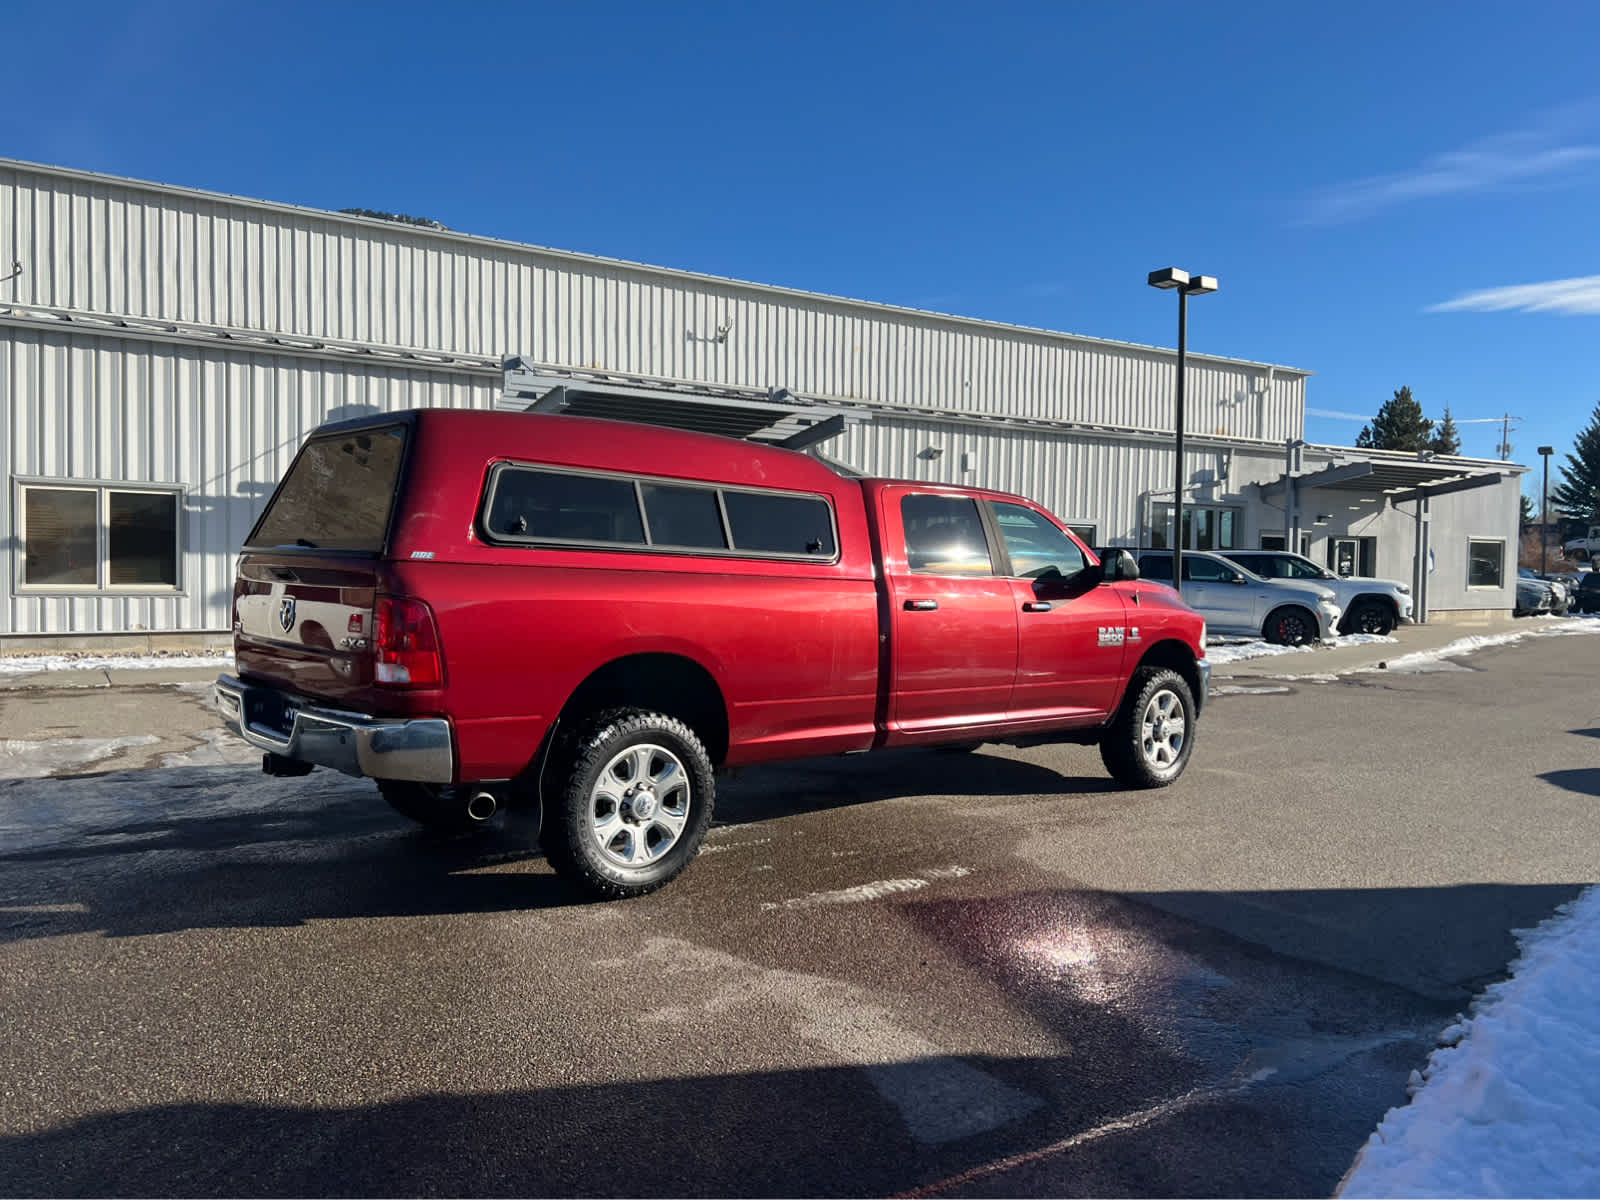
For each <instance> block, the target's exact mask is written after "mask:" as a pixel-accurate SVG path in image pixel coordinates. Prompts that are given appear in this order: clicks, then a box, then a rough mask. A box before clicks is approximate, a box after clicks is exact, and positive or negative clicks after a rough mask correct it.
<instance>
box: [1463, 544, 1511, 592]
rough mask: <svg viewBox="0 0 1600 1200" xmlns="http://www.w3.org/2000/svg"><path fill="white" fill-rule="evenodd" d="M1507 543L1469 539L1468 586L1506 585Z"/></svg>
mask: <svg viewBox="0 0 1600 1200" xmlns="http://www.w3.org/2000/svg"><path fill="white" fill-rule="evenodd" d="M1505 557H1506V544H1505V542H1503V541H1499V540H1490V539H1487V538H1485V539H1482V540H1479V539H1477V538H1469V539H1468V540H1467V586H1468V587H1481V588H1497V587H1504V586H1505Z"/></svg>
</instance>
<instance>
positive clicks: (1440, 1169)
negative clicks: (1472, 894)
mask: <svg viewBox="0 0 1600 1200" xmlns="http://www.w3.org/2000/svg"><path fill="white" fill-rule="evenodd" d="M1518 942H1519V944H1520V946H1521V954H1520V956H1519V957H1518V959H1517V961H1516V962H1515V963H1513V964H1512V966H1511V978H1509V979H1507V980H1505V981H1503V982H1501V983H1497V984H1494V985H1493V986H1492V987H1490V988H1488V989H1487V990H1486V991H1485V992H1484V994H1483V996H1482V997H1480V999H1479V1000H1478V1002H1477V1004H1476V1005H1475V1006H1474V1010H1473V1015H1472V1017H1471V1019H1470V1020H1469V1021H1466V1022H1465V1023H1461V1022H1458V1023H1456V1024H1454V1025H1452V1026H1450V1028H1448V1029H1446V1030H1445V1031H1444V1032H1443V1033H1441V1034H1440V1035H1439V1036H1440V1041H1441V1042H1442V1043H1447V1044H1444V1045H1442V1046H1441V1048H1440V1049H1438V1050H1435V1051H1434V1052H1433V1054H1432V1056H1431V1057H1430V1058H1429V1059H1428V1065H1427V1066H1426V1067H1425V1068H1424V1069H1423V1070H1422V1071H1421V1072H1414V1073H1413V1078H1412V1081H1411V1085H1410V1089H1411V1090H1412V1091H1413V1099H1412V1101H1411V1103H1410V1104H1408V1105H1407V1106H1406V1107H1404V1108H1395V1109H1390V1110H1389V1113H1388V1115H1386V1116H1385V1117H1384V1119H1383V1121H1382V1122H1381V1123H1380V1124H1379V1126H1378V1128H1377V1131H1376V1132H1374V1133H1373V1135H1372V1137H1371V1138H1370V1139H1369V1140H1368V1142H1367V1144H1366V1146H1364V1147H1363V1148H1362V1150H1361V1153H1360V1154H1359V1155H1358V1156H1357V1157H1356V1161H1355V1164H1354V1165H1353V1166H1352V1167H1351V1169H1350V1172H1349V1174H1347V1175H1346V1176H1345V1179H1344V1182H1343V1184H1342V1185H1341V1186H1340V1188H1339V1191H1338V1194H1339V1195H1341V1196H1347V1197H1348V1196H1600V1143H1597V1141H1596V1138H1595V1130H1596V1129H1600V1095H1597V1093H1596V1089H1595V1086H1594V1063H1595V1061H1596V1055H1597V1054H1600V1005H1596V1004H1595V1002H1594V992H1593V991H1592V988H1593V986H1594V981H1595V979H1597V978H1600V887H1591V888H1589V889H1588V890H1587V891H1585V892H1584V893H1583V894H1582V895H1581V896H1579V897H1578V898H1577V899H1576V900H1574V901H1572V902H1571V903H1569V904H1566V905H1563V906H1562V907H1561V908H1560V909H1558V910H1557V913H1556V916H1554V917H1552V918H1551V919H1550V920H1548V921H1545V922H1544V923H1543V924H1541V925H1539V926H1538V927H1537V928H1535V929H1532V930H1529V931H1525V932H1523V933H1522V934H1521V935H1519V937H1518Z"/></svg>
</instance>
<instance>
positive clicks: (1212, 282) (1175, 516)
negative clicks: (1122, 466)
mask: <svg viewBox="0 0 1600 1200" xmlns="http://www.w3.org/2000/svg"><path fill="white" fill-rule="evenodd" d="M1146 282H1147V283H1148V284H1149V285H1150V286H1151V287H1153V288H1160V289H1161V290H1162V291H1164V292H1170V291H1175V292H1177V293H1178V383H1177V395H1176V397H1175V399H1174V403H1173V414H1172V418H1173V420H1172V424H1173V449H1174V450H1175V451H1176V453H1177V464H1176V466H1175V467H1174V469H1173V473H1172V476H1173V482H1172V586H1173V587H1175V588H1177V589H1178V594H1179V595H1180V596H1181V595H1182V594H1183V386H1184V378H1183V377H1184V374H1185V367H1184V355H1185V352H1186V346H1185V343H1186V342H1187V340H1188V332H1189V297H1190V296H1191V295H1194V296H1204V295H1206V294H1207V293H1209V292H1214V291H1216V290H1217V277H1216V276H1215V275H1191V274H1190V273H1189V272H1188V271H1184V270H1181V269H1180V268H1178V267H1162V268H1161V269H1160V270H1159V271H1151V272H1150V275H1149V277H1148V279H1146Z"/></svg>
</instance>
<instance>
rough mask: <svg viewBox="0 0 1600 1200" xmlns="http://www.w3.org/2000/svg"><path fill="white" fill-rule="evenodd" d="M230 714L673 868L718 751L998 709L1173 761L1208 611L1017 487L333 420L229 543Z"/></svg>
mask: <svg viewBox="0 0 1600 1200" xmlns="http://www.w3.org/2000/svg"><path fill="white" fill-rule="evenodd" d="M233 594H234V600H233V632H234V655H235V661H236V671H237V675H236V676H229V675H224V676H222V677H221V678H219V679H218V680H217V684H216V699H217V704H218V708H219V710H220V712H221V714H222V716H223V719H224V721H225V722H226V723H227V724H228V725H229V726H230V727H231V728H232V729H234V730H235V731H236V732H238V733H239V734H241V735H242V736H243V737H244V738H246V739H247V740H248V741H250V742H251V743H253V744H254V745H256V746H257V747H259V748H260V749H262V750H263V751H265V758H264V769H265V770H266V771H267V772H268V773H269V774H274V775H298V774H304V773H305V772H307V771H310V770H311V769H312V768H313V767H316V766H322V767H331V768H333V769H335V770H338V771H343V772H345V773H346V774H350V775H356V776H366V777H369V778H372V779H374V780H376V781H377V783H378V786H379V789H380V790H381V791H382V794H383V795H384V797H385V798H386V799H387V800H388V801H389V802H390V804H392V805H393V806H394V807H395V808H396V809H397V810H399V811H400V812H401V813H403V814H405V815H406V816H408V817H410V818H412V819H414V820H417V821H419V822H421V823H423V824H426V825H432V826H439V827H457V826H469V825H471V824H473V823H475V822H481V821H483V820H486V819H487V818H488V817H490V816H492V815H493V814H494V812H495V811H496V809H498V808H499V807H501V806H502V805H504V804H507V803H508V802H512V801H516V800H532V801H536V802H538V803H540V804H541V806H542V807H541V840H542V842H543V844H544V847H545V850H546V852H547V854H548V855H549V858H550V860H551V862H552V863H553V864H554V865H555V866H556V868H557V869H558V870H560V871H562V872H563V873H564V874H566V875H568V876H569V877H570V878H572V879H574V880H576V881H577V882H578V883H579V885H580V886H582V887H583V888H585V889H586V890H588V891H590V892H592V893H595V894H598V895H602V896H608V897H623V896H631V895H638V894H641V893H643V892H647V891H650V890H652V889H654V888H657V887H660V886H661V885H662V884H664V883H666V882H667V881H668V880H670V879H671V878H673V877H674V876H675V875H677V874H678V873H679V872H680V871H682V870H683V869H684V867H685V866H687V865H688V862H689V860H690V859H691V858H693V857H694V854H695V852H696V851H697V850H698V848H699V845H700V842H701V840H702V838H703V837H704V836H705V833H706V830H707V828H708V826H709V824H710V821H711V812H712V804H713V799H714V794H715V777H714V771H715V769H716V768H719V767H739V766H746V765H749V764H753V763H762V762H771V761H774V760H779V759H790V758H799V757H802V756H807V755H822V754H849V753H855V752H859V751H865V750H875V749H878V748H880V747H889V746H922V745H955V746H971V745H976V744H978V743H981V742H985V741H997V742H1031V741H1046V740H1066V741H1078V742H1085V743H1097V744H1098V745H1099V746H1100V750H1101V755H1102V757H1103V758H1104V760H1105V763H1106V766H1107V767H1108V768H1109V769H1110V771H1111V773H1112V774H1113V775H1114V776H1115V777H1116V778H1117V779H1118V780H1120V781H1121V782H1123V783H1124V784H1125V785H1128V786H1132V787H1160V786H1163V785H1165V784H1168V783H1171V782H1172V781H1173V780H1174V779H1176V778H1177V777H1178V775H1179V774H1180V773H1181V772H1182V771H1183V769H1184V766H1185V764H1186V763H1187V762H1188V760H1189V755H1190V752H1191V749H1192V747H1193V744H1194V733H1195V722H1196V719H1197V717H1198V715H1199V710H1200V705H1201V703H1202V702H1203V700H1204V698H1205V695H1206V685H1207V679H1208V676H1209V664H1208V663H1207V662H1206V659H1205V623H1204V621H1203V620H1202V619H1201V617H1200V616H1199V614H1197V613H1196V612H1195V611H1194V610H1193V609H1191V608H1189V607H1187V606H1186V605H1184V604H1183V603H1182V601H1181V600H1179V598H1178V596H1177V594H1176V593H1175V592H1174V591H1173V590H1172V589H1171V588H1170V587H1167V586H1165V585H1163V584H1157V583H1150V582H1141V581H1140V580H1139V578H1138V568H1137V567H1136V566H1135V565H1134V563H1133V559H1132V556H1131V555H1129V554H1127V553H1126V552H1125V551H1120V550H1116V551H1110V552H1108V553H1107V555H1106V558H1105V561H1104V562H1103V563H1102V561H1101V560H1100V559H1099V558H1098V557H1097V556H1096V555H1095V554H1094V553H1093V552H1092V551H1091V550H1089V549H1088V548H1087V547H1085V546H1084V545H1083V544H1082V543H1081V542H1079V541H1078V540H1077V538H1076V537H1074V536H1073V535H1072V533H1070V532H1069V531H1068V530H1066V529H1065V528H1064V527H1063V526H1062V525H1061V524H1060V522H1058V521H1056V520H1055V518H1053V517H1052V516H1051V515H1050V514H1049V513H1047V512H1046V511H1045V510H1044V509H1042V508H1040V507H1039V506H1038V505H1036V504H1033V503H1032V502H1030V501H1028V500H1025V499H1022V498H1020V497H1017V496H1010V495H1005V494H1003V493H999V492H992V491H985V490H979V489H972V488H955V487H945V486H940V485H935V484H923V483H912V482H906V481H901V480H883V479H859V478H849V477H846V476H844V475H841V474H840V473H838V472H836V471H834V470H831V469H830V468H829V467H827V466H826V465H825V464H823V463H822V462H820V461H818V460H817V459H814V458H811V457H809V456H807V455H804V454H799V453H795V452H792V451H788V450H782V449H777V448H774V447H771V446H764V445H759V444H755V443H750V442H744V441H738V440H733V439H730V438H723V437H717V436H713V435H707V434H698V433H686V432H680V431H677V430H671V429H662V428H657V427H654V426H642V425H634V424H628V423H622V422H614V421H602V420H591V419H585V418H580V417H571V416H539V415H532V414H523V413H489V412H468V411H459V410H445V409H423V410H417V411H412V412H405V413H398V414H386V415H383V416H375V417H370V418H363V419H361V420H358V421H352V422H343V423H340V424H335V425H327V426H324V427H322V428H320V429H318V430H316V431H315V432H314V433H313V434H312V435H311V436H310V437H309V438H308V439H307V441H306V443H305V445H304V446H302V447H301V449H300V451H299V453H298V455H297V456H296V458H295V460H294V462H293V464H292V465H291V466H290V468H289V471H288V473H287V474H286V475H285V477H284V479H283V481H282V482H281V483H280V484H279V486H278V488H277V490H276V491H275V492H274V493H273V496H272V498H271V500H270V501H269V503H268V504H267V506H266V508H265V510H264V511H263V513H262V515H261V518H260V520H259V521H258V522H257V523H256V525H255V528H254V529H253V530H252V532H251V534H250V537H249V539H248V540H247V541H246V543H245V545H244V547H243V549H242V551H241V553H240V556H239V560H238V572H237V578H236V580H235V583H234V593H233Z"/></svg>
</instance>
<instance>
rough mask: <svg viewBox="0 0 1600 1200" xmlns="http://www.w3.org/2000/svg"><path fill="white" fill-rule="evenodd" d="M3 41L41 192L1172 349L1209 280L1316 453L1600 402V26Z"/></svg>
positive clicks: (1298, 20) (676, 10) (960, 13)
mask: <svg viewBox="0 0 1600 1200" xmlns="http://www.w3.org/2000/svg"><path fill="white" fill-rule="evenodd" d="M4 26H5V32H6V36H5V39H4V40H5V44H6V46H7V47H8V50H9V53H8V54H7V55H6V62H7V66H6V78H7V84H8V86H7V89H6V90H7V94H8V95H9V97H10V100H9V102H8V103H6V104H5V105H3V106H0V154H3V155H5V156H9V157H15V158H22V159H28V160H32V161H38V162H47V163H56V164H61V165H65V166H72V167H79V168H83V169H88V170H96V171H104V172H108V173H111V174H116V175H127V176H133V177H136V178H141V179H152V180H159V181H162V182H168V183H176V184H183V185H187V186H192V187H200V188H207V189H213V190H217V191H224V192H233V193H239V194H243V195H248V196H256V197H261V198H265V199H271V200H280V201H287V202H290V203H296V204H304V205H310V206H313V207H319V208H342V207H348V206H361V207H367V208H377V209H386V210H397V211H403V212H408V213H414V214H421V215H425V216H429V217H432V218H435V219H437V220H440V221H443V222H444V223H445V224H447V225H449V226H451V227H452V228H454V229H458V230H462V231H464V232H469V233H481V234H487V235H491V236H495V237H502V238H509V239H513V240H516V241H524V242H531V243H534V244H537V245H546V246H555V247H560V248H563V249H570V250H580V251H587V252H592V253H597V254H604V255H609V256H613V257H617V258H624V259H632V260H636V261H642V262H649V263H656V264H661V265H665V266H671V267H682V268H688V269H692V270H698V271H705V272H710V273H713V274H718V275H726V276H731V277H734V278H738V279H748V280H755V281H759V282H763V283H773V284H780V285H784V286H789V287H798V288H805V289H810V290H814V291H819V292H827V293H833V294H837V295H846V296H855V297H861V298H864V299H869V300H878V301H885V302H889V303H893V304H905V305H912V306H915V307H920V308H929V309H935V310H939V311H943V312H952V313H959V314H963V315H968V316H976V317H984V318H990V319H994V320H1000V321H1010V322H1016V323H1019V324H1025V325H1036V326H1041V327H1045V328H1049V329H1061V330H1068V331H1071V332H1074V333H1083V334H1090V335H1094V336H1099V337H1109V338H1117V339H1122V340H1127V341H1134V342H1146V343H1154V344H1161V345H1171V344H1172V343H1173V341H1174V339H1175V336H1176V331H1175V325H1176V316H1175V313H1174V308H1175V302H1174V301H1173V299H1172V297H1171V296H1170V295H1165V294H1160V293H1156V292H1153V291H1151V290H1150V289H1149V288H1147V287H1146V286H1145V284H1144V277H1145V274H1146V272H1148V271H1149V270H1150V269H1152V268H1155V267H1160V266H1166V265H1177V266H1180V267H1185V268H1188V269H1191V270H1194V271H1203V272H1206V273H1208V274H1214V275H1217V276H1219V277H1220V279H1221V282H1222V290H1221V291H1220V292H1219V293H1217V294H1216V295H1214V296H1208V297H1204V298H1202V299H1198V300H1196V301H1193V302H1192V303H1191V309H1190V346H1191V349H1193V350H1196V351H1204V352H1210V353H1217V354H1225V355H1233V356H1238V357H1242V358H1250V359H1257V360H1262V361H1268V362H1277V363H1286V364H1290V365H1293V366H1297V367H1304V368H1307V369H1310V370H1312V371H1314V372H1316V374H1315V376H1314V377H1313V378H1312V380H1311V382H1310V385H1309V393H1308V394H1309V406H1310V408H1311V409H1312V412H1313V416H1312V417H1311V418H1310V419H1309V421H1308V435H1309V436H1310V437H1311V439H1312V440H1314V441H1321V442H1333V443H1339V444H1349V443H1350V442H1352V441H1353V440H1354V439H1355V437H1356V434H1357V433H1358V432H1359V430H1360V428H1361V424H1362V421H1363V420H1370V418H1371V417H1372V415H1373V414H1375V413H1376V412H1377V410H1378V407H1379V405H1381V404H1382V403H1383V401H1384V400H1386V399H1387V398H1388V397H1389V396H1390V395H1391V393H1392V392H1393V391H1394V389H1396V388H1398V387H1400V386H1401V385H1402V384H1405V385H1409V386H1410V387H1411V389H1412V391H1413V392H1414V393H1415V395H1416V396H1417V398H1418V400H1420V401H1421V402H1422V404H1423V407H1424V409H1425V411H1426V412H1427V413H1428V415H1430V416H1433V417H1436V418H1437V417H1439V416H1441V415H1442V414H1443V411H1444V408H1445V406H1446V405H1449V406H1450V408H1451V410H1452V412H1453V413H1454V415H1455V417H1456V419H1457V420H1458V421H1460V422H1484V423H1469V424H1463V425H1462V427H1461V428H1462V434H1463V452H1464V453H1467V454H1474V455H1479V456H1482V457H1497V452H1496V449H1495V447H1496V444H1497V443H1498V442H1499V440H1500V432H1501V427H1500V425H1499V424H1498V423H1489V422H1491V421H1496V420H1497V419H1498V418H1499V417H1500V416H1501V415H1502V414H1504V413H1510V414H1511V415H1512V416H1513V417H1515V418H1518V421H1517V422H1516V423H1515V424H1514V426H1513V429H1512V433H1511V442H1512V445H1513V448H1514V449H1513V458H1514V459H1515V460H1517V461H1520V462H1524V463H1529V464H1533V465H1534V466H1535V467H1537V465H1538V455H1537V453H1536V447H1537V446H1538V445H1539V444H1540V443H1550V444H1553V445H1554V446H1555V448H1556V452H1557V455H1556V458H1555V459H1554V460H1553V462H1552V468H1553V472H1554V469H1555V468H1558V467H1559V466H1560V464H1561V462H1562V461H1563V459H1564V456H1565V455H1566V454H1567V453H1568V452H1569V451H1570V450H1571V449H1572V446H1573V441H1574V438H1575V436H1576V434H1577V433H1578V432H1579V431H1580V430H1581V429H1582V428H1583V427H1584V426H1585V425H1586V424H1587V423H1588V421H1589V419H1590V417H1591V415H1592V413H1593V411H1594V409H1595V406H1596V404H1597V403H1600V371H1597V370H1596V362H1597V359H1600V355H1597V353H1596V350H1597V349H1600V253H1597V250H1600V247H1597V241H1600V231H1597V230H1600V222H1597V215H1600V78H1597V77H1596V75H1595V72H1594V69H1593V53H1592V52H1593V50H1594V48H1595V47H1596V46H1600V5H1595V4H1592V3H1576V2H1575V3H1530V4H1526V5H1511V4H1487V3H1474V2H1464V3H1453V4H1445V3H1438V4H1419V5H1393V4H1365V3H1345V4H1341V5H1338V6H1324V5H1301V4H1284V3H1281V0H1280V2H1278V3H1271V4H1231V5H1230V4H1222V5H1197V4H1183V5H1180V4H1176V3H1174V4H1148V3H1138V2H1130V3H1117V4H1088V3H1066V2H1061V3H1046V4H1024V3H1015V4H993V5H984V6H978V5H972V4H966V5H956V4H949V3H944V2H942V0H927V2H925V3H877V4H874V3H858V4H839V3H831V2H817V3H809V4H805V5H794V4H786V5H776V4H756V3H751V4H743V3H694V2H689V0H680V2H679V3H675V4H665V3H657V4H633V3H616V4H601V3H592V4H587V5H584V4H561V5H556V4H541V3H526V4H505V5H497V4H490V3H484V4H479V5H475V6H472V5H463V6H458V7H455V8H448V7H445V6H441V5H438V4H432V3H430V4H426V5H424V4H418V3H412V2H411V0H395V2H393V3H389V4H385V5H383V6H375V5H374V6H366V5H354V4H349V5H338V4H332V3H329V4H302V3H294V2H285V3H277V4H272V5H247V4H222V5H219V4H216V3H191V2H189V0H172V2H170V3H163V2H155V0H123V2H122V3H116V4H102V3H95V2H85V3H76V4H63V3H59V2H55V3H37V2H35V0H10V3H9V4H7V5H6V18H5V22H4ZM1563 280H1579V281H1580V282H1578V283H1576V284H1571V283H1569V284H1566V285H1564V286H1558V285H1556V282H1555V281H1563ZM1508 288H1522V289H1524V290H1523V291H1520V292H1507V291H1504V290H1502V289H1508ZM1529 310H1531V311H1529ZM1319 414H1352V415H1353V416H1354V417H1355V418H1356V419H1347V418H1345V417H1341V416H1337V415H1319ZM1537 475H1538V472H1537V470H1535V471H1534V472H1532V473H1531V474H1530V477H1529V479H1530V483H1529V489H1528V490H1530V491H1537V488H1538V484H1537V482H1534V480H1535V479H1536V477H1537Z"/></svg>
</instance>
